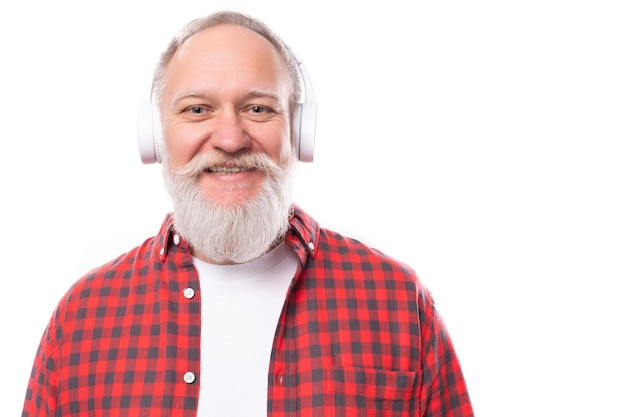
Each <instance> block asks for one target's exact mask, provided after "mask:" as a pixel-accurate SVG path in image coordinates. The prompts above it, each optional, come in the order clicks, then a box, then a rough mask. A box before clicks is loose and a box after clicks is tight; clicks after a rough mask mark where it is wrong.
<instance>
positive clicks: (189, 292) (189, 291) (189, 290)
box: [183, 288, 196, 300]
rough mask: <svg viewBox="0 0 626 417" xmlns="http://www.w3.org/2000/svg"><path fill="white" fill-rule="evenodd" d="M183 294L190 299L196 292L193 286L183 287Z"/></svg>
mask: <svg viewBox="0 0 626 417" xmlns="http://www.w3.org/2000/svg"><path fill="white" fill-rule="evenodd" d="M183 295H184V296H185V298H186V299H188V300H190V299H192V298H193V296H194V295H196V292H195V291H194V290H193V288H185V289H184V290H183Z"/></svg>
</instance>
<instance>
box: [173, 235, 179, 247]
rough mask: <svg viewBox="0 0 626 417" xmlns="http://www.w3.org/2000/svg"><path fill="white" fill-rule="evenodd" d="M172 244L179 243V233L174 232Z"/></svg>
mask: <svg viewBox="0 0 626 417" xmlns="http://www.w3.org/2000/svg"><path fill="white" fill-rule="evenodd" d="M174 244H175V245H176V246H178V245H179V244H180V235H179V234H178V233H176V234H175V235H174Z"/></svg>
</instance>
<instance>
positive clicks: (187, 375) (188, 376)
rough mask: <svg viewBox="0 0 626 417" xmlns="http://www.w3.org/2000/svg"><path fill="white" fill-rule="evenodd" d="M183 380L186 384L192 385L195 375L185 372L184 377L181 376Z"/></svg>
mask: <svg viewBox="0 0 626 417" xmlns="http://www.w3.org/2000/svg"><path fill="white" fill-rule="evenodd" d="M183 379H184V380H185V382H186V383H188V384H193V381H195V380H196V375H195V374H194V373H193V372H185V375H183Z"/></svg>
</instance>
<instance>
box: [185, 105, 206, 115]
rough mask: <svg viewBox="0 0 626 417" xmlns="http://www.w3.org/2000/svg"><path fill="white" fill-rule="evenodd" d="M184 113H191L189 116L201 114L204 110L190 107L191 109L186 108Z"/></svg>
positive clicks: (198, 107)
mask: <svg viewBox="0 0 626 417" xmlns="http://www.w3.org/2000/svg"><path fill="white" fill-rule="evenodd" d="M186 111H187V112H189V113H191V114H202V113H204V112H205V111H206V110H205V109H204V108H203V107H200V106H192V107H189V108H187V109H186Z"/></svg>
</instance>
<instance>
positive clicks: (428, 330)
mask: <svg viewBox="0 0 626 417" xmlns="http://www.w3.org/2000/svg"><path fill="white" fill-rule="evenodd" d="M302 71H303V68H302V66H301V64H300V63H299V61H298V60H297V59H296V58H295V57H294V55H293V53H292V52H291V50H290V49H289V48H288V47H287V46H285V45H284V44H283V42H282V41H281V40H280V39H279V38H277V37H276V36H275V35H274V34H273V33H272V32H271V31H270V30H269V29H268V28H267V27H266V26H265V25H264V24H262V23H261V22H258V21H256V20H255V19H253V18H251V17H248V16H245V15H242V14H239V13H232V12H223V13H217V14H214V15H211V16H209V17H206V18H204V19H199V20H197V21H194V22H191V23H190V24H189V25H188V26H187V27H186V28H184V29H183V31H182V32H181V33H180V34H179V35H178V36H177V37H175V38H174V39H173V41H172V42H171V44H170V46H169V48H168V49H167V50H166V51H165V52H164V54H163V56H162V59H161V62H160V65H159V67H158V68H157V71H156V73H155V79H154V83H153V84H154V90H153V96H154V97H155V98H156V102H157V104H156V107H157V108H158V114H157V116H156V117H157V120H158V121H159V129H157V131H159V130H162V138H160V137H159V136H157V138H156V143H155V144H156V146H157V150H156V154H155V158H156V159H157V160H158V159H162V162H163V174H164V177H165V183H166V186H167V189H168V191H169V193H170V195H171V196H172V199H173V201H174V207H175V209H174V213H173V215H168V216H166V218H165V221H164V223H163V225H162V226H161V229H160V231H159V233H158V234H157V235H156V236H155V237H153V238H151V239H149V240H147V241H146V242H144V243H143V244H141V245H140V246H138V247H136V248H134V249H133V250H131V251H130V252H128V253H126V254H124V255H122V256H120V257H119V258H117V259H115V260H113V261H111V262H110V263H108V264H106V265H104V266H102V267H99V268H97V269H95V270H93V271H92V272H90V273H89V274H87V275H86V276H85V277H83V278H81V279H80V280H79V281H77V282H76V284H75V285H74V286H73V287H72V288H71V289H70V290H69V291H68V293H67V294H66V296H65V297H64V298H63V299H62V300H61V301H60V303H59V305H58V307H57V309H56V310H55V312H54V314H53V315H52V318H51V320H50V323H49V324H48V327H47V329H46V331H45V334H44V336H43V338H42V341H41V344H40V347H39V349H38V352H37V355H36V358H35V363H34V366H33V371H32V374H31V379H30V382H29V385H28V389H27V393H26V399H25V403H24V412H23V416H29V417H32V416H94V415H95V416H148V415H149V416H196V415H198V416H204V415H218V416H247V417H248V416H265V415H270V416H321V415H333V416H366V415H367V416H369V415H372V416H373V415H376V416H383V415H384V416H405V415H406V416H471V415H473V412H472V407H471V404H470V400H469V397H468V394H467V389H466V386H465V382H464V380H463V376H462V372H461V369H460V365H459V362H458V359H457V357H456V355H455V353H454V349H453V346H452V344H451V342H450V340H449V338H448V334H447V332H446V329H445V326H444V323H443V322H442V320H441V318H440V317H439V315H438V314H437V311H436V309H435V307H434V303H433V300H432V297H431V295H430V293H429V292H428V290H427V289H426V288H424V286H423V285H422V284H421V283H420V282H419V281H418V279H417V278H416V276H415V274H414V272H413V271H412V269H410V268H409V267H408V266H406V265H404V264H402V263H400V262H398V261H396V260H394V259H391V258H389V257H387V256H385V255H384V254H382V253H380V252H378V251H376V250H374V249H371V248H369V247H367V246H365V245H363V244H361V243H360V242H358V241H355V240H353V239H349V238H345V237H343V236H341V235H339V234H338V233H335V232H332V231H329V230H326V229H323V228H320V227H319V226H318V224H317V223H316V222H315V221H314V220H313V219H312V218H311V217H309V216H308V215H307V214H306V213H305V212H303V211H302V210H301V209H300V208H299V207H298V206H296V205H294V204H292V203H291V199H290V198H291V196H290V188H291V179H292V175H293V168H294V165H295V164H296V159H297V155H300V151H301V149H300V147H301V146H302V144H300V143H299V141H300V140H301V137H300V130H301V125H302V120H300V118H302V112H303V111H304V110H303V109H302V108H301V107H300V104H299V102H300V101H302V97H301V93H302V91H301V88H300V87H301V84H302V83H303V82H304V83H306V82H307V80H306V79H301V78H302V76H303V72H302ZM304 78H306V77H304ZM309 93H310V92H309ZM301 159H302V158H301Z"/></svg>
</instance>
